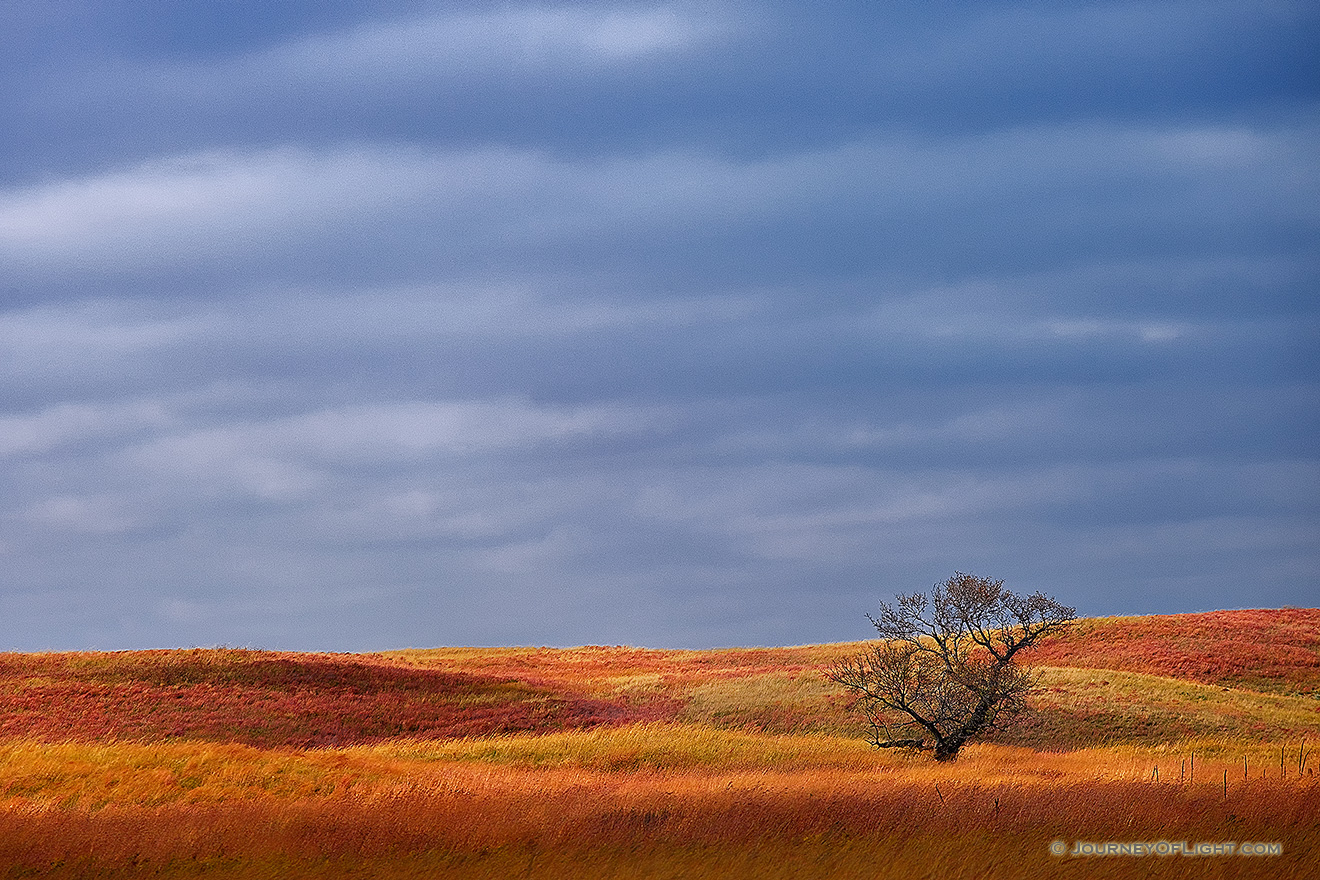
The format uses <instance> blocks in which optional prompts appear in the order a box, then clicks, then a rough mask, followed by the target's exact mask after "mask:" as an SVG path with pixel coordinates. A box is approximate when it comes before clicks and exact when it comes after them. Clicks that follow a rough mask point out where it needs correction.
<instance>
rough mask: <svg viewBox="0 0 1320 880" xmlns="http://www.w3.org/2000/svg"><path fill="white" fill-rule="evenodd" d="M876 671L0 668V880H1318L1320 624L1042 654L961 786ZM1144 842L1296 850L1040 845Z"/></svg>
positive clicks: (576, 652)
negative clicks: (877, 710)
mask: <svg viewBox="0 0 1320 880" xmlns="http://www.w3.org/2000/svg"><path fill="white" fill-rule="evenodd" d="M859 647H861V646H860V645H820V646H803V647H794V648H765V649H735V650H711V651H652V650H640V649H633V648H617V647H615V648H611V647H585V648H575V649H566V650H552V649H543V648H502V649H436V650H426V651H401V652H395V653H390V654H380V655H328V654H317V655H308V654H287V653H276V652H261V651H237V650H231V649H217V650H192V651H152V652H124V653H97V654H91V653H79V654H28V655H16V654H9V655H0V877H20V876H22V877H45V876H50V877H56V876H59V877H74V876H86V877H92V876H97V877H99V876H125V877H128V876H147V875H150V876H177V877H199V876H215V877H238V876H253V875H268V876H294V877H297V876H303V877H332V876H336V877H337V876H353V875H358V876H373V877H375V876H385V877H405V876H407V877H411V876H426V877H445V876H453V877H468V876H545V877H553V876H565V875H574V876H588V877H591V876H600V877H604V876H655V877H666V876H684V877H688V876H697V877H700V876H712V877H714V876H758V877H759V876H808V877H811V876H822V877H826V876H828V877H853V876H856V877H862V876H866V877H874V876H877V875H880V876H884V875H885V874H886V873H888V872H889V870H888V869H889V868H892V869H894V871H896V872H915V873H916V875H918V876H968V877H972V876H984V875H985V874H986V873H994V872H995V871H997V870H1002V869H1003V868H1004V866H1006V865H1012V866H1013V873H1014V874H1017V875H1023V876H1032V875H1037V876H1046V875H1050V876H1053V874H1054V873H1057V872H1058V870H1059V868H1060V865H1061V864H1062V863H1063V862H1066V867H1067V868H1068V870H1069V872H1070V873H1072V874H1075V875H1078V876H1126V875H1128V874H1130V873H1131V872H1132V870H1133V869H1134V867H1138V868H1139V869H1140V870H1141V871H1143V872H1147V873H1151V875H1152V876H1193V875H1195V876H1205V875H1206V874H1207V873H1209V874H1210V875H1212V876H1216V875H1218V874H1219V873H1223V874H1224V875H1225V876H1228V875H1231V876H1252V875H1258V876H1285V875H1288V872H1289V871H1292V872H1294V873H1293V874H1292V875H1293V876H1302V874H1300V873H1296V872H1297V871H1302V870H1306V869H1308V868H1307V867H1306V866H1313V865H1314V863H1315V861H1314V859H1315V856H1316V855H1317V854H1320V849H1318V847H1320V832H1318V831H1317V827H1318V826H1320V786H1317V785H1316V784H1315V776H1314V772H1313V771H1314V767H1315V762H1314V761H1313V760H1311V759H1310V757H1309V748H1310V746H1309V745H1308V744H1314V743H1317V742H1318V741H1320V698H1318V697H1317V694H1320V689H1317V683H1320V610H1316V609H1285V610H1280V611H1221V612H1214V613H1211V614H1200V615H1177V616H1172V617H1145V618H1105V619H1094V620H1086V621H1082V622H1081V623H1080V624H1079V625H1078V626H1077V627H1075V628H1074V630H1073V631H1072V632H1070V633H1068V634H1066V635H1065V636H1062V637H1059V638H1056V639H1053V640H1051V641H1050V642H1048V643H1046V644H1044V645H1042V646H1041V647H1040V648H1039V649H1038V650H1037V651H1036V652H1035V654H1034V656H1033V658H1032V660H1033V662H1034V663H1035V664H1037V665H1038V668H1039V669H1040V673H1041V688H1040V690H1039V691H1038V693H1037V694H1036V695H1035V697H1034V698H1033V700H1034V706H1035V709H1036V712H1035V713H1034V714H1033V715H1032V717H1031V718H1030V719H1028V720H1027V721H1025V722H1024V723H1022V724H1020V725H1019V726H1018V727H1017V728H1015V729H1013V730H1011V731H1008V732H1006V733H1004V734H1001V735H1000V736H999V737H998V738H997V739H996V740H994V741H992V742H988V743H984V744H979V745H976V746H973V747H970V748H969V749H968V750H967V751H966V752H965V753H964V755H965V756H964V757H963V758H961V759H960V760H959V761H958V762H957V763H956V764H954V765H952V766H936V765H934V764H933V763H932V762H930V761H929V759H928V758H925V757H919V756H912V755H907V754H902V753H895V752H882V751H877V750H874V749H871V748H870V747H868V746H866V745H865V743H863V742H862V741H861V740H860V739H859V733H860V730H859V726H858V721H857V719H856V717H854V716H853V714H852V713H851V712H850V711H849V709H848V706H847V702H846V700H845V698H844V696H843V695H842V694H841V693H840V692H839V691H838V690H837V689H836V688H835V687H834V686H833V685H832V684H830V683H829V682H827V680H826V679H825V678H824V676H823V675H822V671H823V670H824V669H825V668H827V667H828V666H829V665H830V664H831V663H833V662H834V661H836V660H837V659H839V658H840V657H843V656H846V655H847V654H849V653H851V652H853V651H856V650H857V649H858V648H859ZM1146 837H1149V838H1150V839H1152V840H1160V839H1167V840H1175V839H1176V840H1186V841H1189V842H1191V841H1214V840H1233V841H1238V842H1241V841H1244V840H1249V839H1250V840H1258V841H1267V842H1270V841H1272V842H1278V843H1280V844H1281V847H1282V854H1281V855H1275V856H1268V857H1260V858H1255V859H1244V858H1233V859H1230V860H1225V859H1223V858H1220V859H1218V860H1213V859H1211V860H1207V859H1195V858H1191V859H1189V858H1181V859H1167V858H1166V859H1150V858H1147V859H1143V860H1141V864H1140V865H1139V866H1134V865H1133V864H1132V862H1131V859H1130V858H1129V859H1128V860H1126V861H1124V860H1121V859H1120V860H1115V859H1112V858H1110V859H1096V858H1072V859H1064V860H1061V859H1059V858H1058V857H1054V856H1051V855H1049V853H1048V850H1047V847H1048V845H1049V844H1050V842H1051V841H1053V840H1055V839H1061V840H1068V841H1072V840H1080V839H1085V840H1092V841H1095V840H1139V839H1145V838H1146ZM886 866H888V867H886ZM1281 872H1282V873H1281Z"/></svg>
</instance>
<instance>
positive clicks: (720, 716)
mask: <svg viewBox="0 0 1320 880" xmlns="http://www.w3.org/2000/svg"><path fill="white" fill-rule="evenodd" d="M859 647H860V645H856V644H853V645H849V644H839V645H816V646H804V647H795V648H759V649H725V650H709V651H664V650H643V649H636V648H621V647H615V648H609V647H598V646H591V647H583V648H570V649H547V648H491V649H481V648H451V649H436V650H425V651H402V652H394V653H390V654H376V655H333V654H292V653H280V652H266V651H241V650H233V649H213V650H198V649H194V650H188V651H142V652H116V653H70V654H27V655H24V654H5V655H0V737H15V738H27V739H39V740H45V741H61V740H80V741H97V740H132V741H139V742H159V741H166V740H205V741H213V742H235V743H242V744H247V745H253V746H260V747H285V748H304V747H309V746H347V745H355V744H367V743H375V742H383V741H386V740H390V739H395V738H409V739H422V740H428V739H448V738H454V737H471V736H487V735H492V734H503V733H518V732H523V733H546V732H554V731H563V730H575V729H591V728H595V727H600V726H620V725H626V724H632V723H637V722H645V721H669V722H679V723H688V724H700V725H704V726H710V727H715V728H722V729H736V730H744V731H763V732H775V733H806V732H813V733H836V734H847V733H849V732H852V731H854V729H855V719H854V718H853V717H852V715H851V713H850V712H849V711H848V706H847V702H846V700H845V698H844V696H843V695H842V694H841V693H840V692H839V691H838V689H837V688H835V687H834V686H832V685H831V684H830V683H828V682H827V681H826V680H825V678H824V676H823V675H822V671H823V670H824V669H826V668H827V667H828V666H829V665H830V664H831V663H833V662H835V661H836V660H838V659H839V658H840V657H843V656H846V655H847V654H849V653H851V652H853V651H855V650H857V649H858V648H859ZM1029 662H1031V663H1032V664H1034V665H1036V666H1038V667H1040V668H1041V671H1042V688H1041V690H1040V692H1039V693H1038V694H1037V695H1036V697H1035V704H1036V707H1037V708H1038V710H1039V711H1038V713H1037V714H1036V716H1035V717H1034V718H1033V719H1031V720H1029V721H1028V722H1027V723H1025V724H1023V725H1021V726H1019V728H1018V729H1016V730H1014V731H1011V732H1010V733H1008V734H1005V735H1002V736H1001V737H1000V740H999V741H1001V742H1010V743H1015V744H1020V745H1035V746H1037V747H1048V748H1075V747H1082V746H1086V745H1093V744H1098V743H1104V742H1115V741H1131V742H1134V743H1147V742H1151V741H1153V740H1158V739H1159V738H1161V737H1168V736H1175V735H1177V736H1186V735H1208V734H1216V733H1222V734H1235V735H1236V734H1241V733H1244V732H1249V733H1253V734H1257V735H1261V736H1268V737H1287V736H1292V735H1295V734H1305V733H1307V732H1311V731H1315V732H1320V724H1318V722H1320V714H1317V713H1316V711H1315V710H1316V709H1317V708H1320V704H1317V703H1316V701H1315V699H1314V697H1315V695H1316V694H1317V693H1320V609H1283V610H1275V611H1261V610H1253V611H1217V612H1211V613H1208V614H1185V615H1173V616H1165V617H1128V618H1098V619H1088V620H1083V621H1080V622H1079V623H1078V625H1077V626H1076V627H1074V628H1073V630H1072V631H1071V632H1069V633H1067V634H1065V635H1062V636H1059V637H1056V638H1053V639H1051V640H1049V641H1048V642H1046V643H1044V644H1043V645H1042V646H1041V647H1040V648H1039V649H1037V650H1036V651H1035V652H1033V654H1032V656H1031V657H1030V658H1029ZM1107 672H1112V673H1115V674H1106V673H1107ZM1222 688H1231V689H1232V692H1231V693H1228V692H1225V691H1223V690H1221V689H1222Z"/></svg>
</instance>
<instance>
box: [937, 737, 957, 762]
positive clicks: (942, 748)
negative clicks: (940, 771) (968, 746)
mask: <svg viewBox="0 0 1320 880" xmlns="http://www.w3.org/2000/svg"><path fill="white" fill-rule="evenodd" d="M961 748H962V740H947V739H946V740H942V741H940V742H937V743H936V744H935V760H936V761H956V760H958V750H959V749H961Z"/></svg>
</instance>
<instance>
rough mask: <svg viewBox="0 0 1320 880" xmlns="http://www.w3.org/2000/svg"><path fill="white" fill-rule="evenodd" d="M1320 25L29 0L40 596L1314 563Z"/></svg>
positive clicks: (342, 641)
mask: <svg viewBox="0 0 1320 880" xmlns="http://www.w3.org/2000/svg"><path fill="white" fill-rule="evenodd" d="M1318 25H1320V7H1317V6H1316V5H1315V4H1313V3H1308V2H1274V0H1253V2H1250V3H1243V2H1231V3H1229V2H1222V3H1221V2H1158V0H1156V2H1122V3H1103V2H1097V3H1085V4H1080V3H1079V4H1070V3H1058V2H986V0H981V2H975V3H970V2H969V3H957V2H938V0H935V2H932V0H920V2H885V3H873V2H865V3H863V2H858V3H834V2H814V3H773V2H767V3H721V2H718V0H716V2H699V3H664V4H645V3H638V4H626V5H625V4H614V3H590V2H587V3H581V4H560V3H556V4H550V5H524V4H521V3H517V2H513V3H488V4H465V3H461V2H444V3H435V4H428V3H425V2H413V0H380V2H360V0H353V2H348V0H336V2H326V0H300V2H285V3H270V2H266V0H243V2H227V3H223V4H221V3H170V2H145V0H143V2H136V3H134V2H112V0H83V2H65V3H58V4H56V3H5V4H3V5H0V86H2V87H0V649H14V650H46V649H88V648H101V649H115V648H135V647H186V646H192V645H216V644H225V645H234V646H252V647H267V648H285V649H299V650H302V649H314V650H348V651H357V650H373V649H386V648H398V647H406V646H430V645H445V644H476V645H498V644H548V645H573V644H583V643H605V644H615V643H619V644H633V645H646V646H655V647H702V646H718V645H738V644H797V643H806V642H821V641H840V640H850V639H858V638H865V637H867V636H868V634H869V633H870V632H871V631H870V629H869V626H868V624H867V623H866V620H865V617H864V614H865V613H866V612H868V611H874V610H876V607H877V606H876V603H877V602H878V601H880V600H882V599H888V598H890V597H892V596H893V595H894V594H895V593H896V592H905V591H911V590H917V589H924V588H928V587H929V586H930V585H931V584H933V583H934V582H936V581H939V580H942V579H944V578H946V577H948V576H949V575H951V574H953V572H954V571H955V570H961V571H968V572H972V573H975V574H981V575H987V576H992V577H997V578H1003V579H1004V580H1005V581H1006V583H1007V584H1008V585H1009V586H1010V587H1014V588H1016V589H1019V590H1022V591H1034V590H1042V591H1044V592H1046V593H1049V594H1052V595H1054V596H1056V597H1058V598H1059V599H1060V600H1062V601H1064V602H1066V603H1068V604H1073V605H1076V606H1077V608H1078V610H1079V612H1080V613H1082V614H1084V615H1101V614H1144V613H1171V612H1184V611H1199V610H1208V609H1215V608H1236V607H1275V606H1280V605H1287V604H1292V605H1306V606H1312V605H1315V604H1317V597H1320V442H1318V438H1320V369H1318V368H1317V356H1318V355H1320V296H1318V295H1317V293H1318V282H1320V148H1318V145H1320V65H1318V64H1317V54H1316V46H1317V44H1318V42H1320V40H1318V38H1320V27H1318Z"/></svg>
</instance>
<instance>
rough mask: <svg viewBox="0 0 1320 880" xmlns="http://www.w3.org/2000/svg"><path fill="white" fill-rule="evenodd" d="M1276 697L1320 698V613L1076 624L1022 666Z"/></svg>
mask: <svg viewBox="0 0 1320 880" xmlns="http://www.w3.org/2000/svg"><path fill="white" fill-rule="evenodd" d="M1024 659H1025V662H1027V663H1029V664H1032V665H1040V666H1072V667H1079V668H1084V669H1117V670H1122V671H1126V672H1141V673H1146V674H1150V675H1162V676H1166V677H1169V678H1181V679H1186V680H1189V681H1196V682H1201V683H1203V684H1218V685H1226V686H1236V687H1249V688H1252V689H1254V690H1262V691H1273V692H1276V693H1302V694H1314V693H1320V609H1317V608H1283V609H1271V610H1251V611H1211V612H1208V613H1205V614H1172V615H1167V616H1159V617H1111V618H1095V619H1089V620H1083V621H1079V622H1078V623H1077V625H1075V626H1074V627H1072V628H1071V630H1070V631H1068V632H1066V633H1064V634H1063V635H1060V636H1056V637H1054V638H1051V639H1049V640H1047V641H1045V642H1044V643H1042V644H1041V646H1040V647H1038V648H1037V649H1035V650H1034V651H1032V652H1031V654H1030V655H1028V656H1027V657H1025V658H1024Z"/></svg>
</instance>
